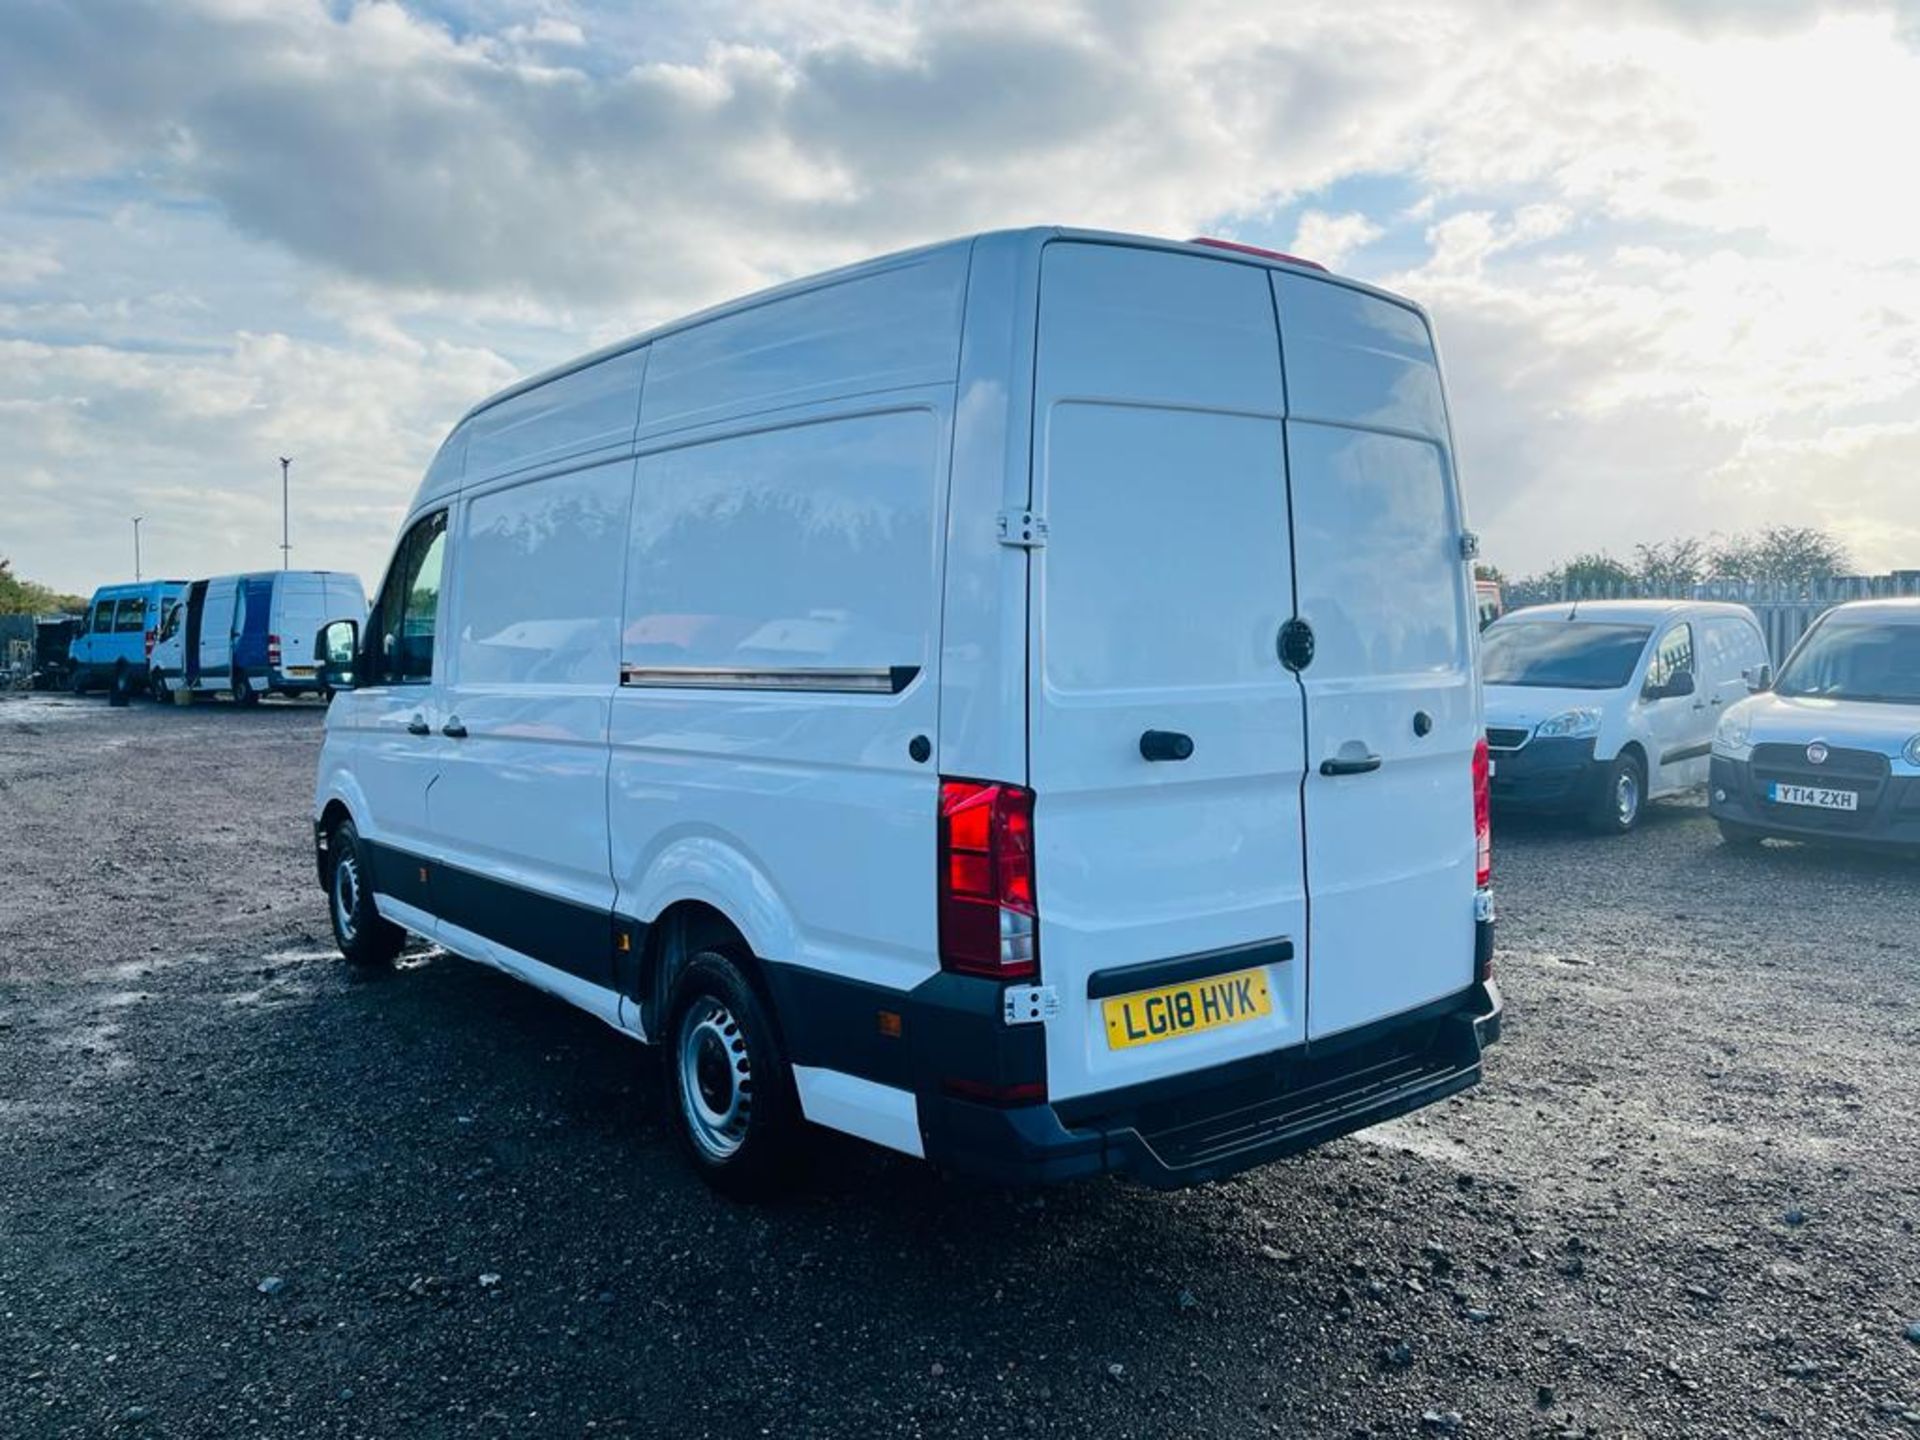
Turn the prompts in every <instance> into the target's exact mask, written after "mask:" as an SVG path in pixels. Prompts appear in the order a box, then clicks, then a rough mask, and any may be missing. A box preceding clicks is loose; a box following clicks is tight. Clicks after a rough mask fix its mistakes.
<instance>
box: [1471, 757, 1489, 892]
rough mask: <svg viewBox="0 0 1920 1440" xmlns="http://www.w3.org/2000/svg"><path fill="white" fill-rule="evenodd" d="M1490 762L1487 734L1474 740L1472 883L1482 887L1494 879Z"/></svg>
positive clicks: (1484, 887) (1485, 886)
mask: <svg viewBox="0 0 1920 1440" xmlns="http://www.w3.org/2000/svg"><path fill="white" fill-rule="evenodd" d="M1492 789H1493V765H1492V759H1491V757H1490V756H1489V755H1488V754H1487V737H1486V736H1484V735H1482V736H1481V737H1480V738H1479V739H1478V740H1476V741H1474V742H1473V850H1474V884H1475V885H1476V886H1477V887H1478V888H1480V889H1482V890H1484V889H1486V888H1487V886H1489V885H1491V884H1492V883H1493V794H1492Z"/></svg>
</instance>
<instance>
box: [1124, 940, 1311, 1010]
mask: <svg viewBox="0 0 1920 1440" xmlns="http://www.w3.org/2000/svg"><path fill="white" fill-rule="evenodd" d="M1291 959H1293V941H1292V940H1290V939H1288V938H1287V937H1285V936H1281V937H1280V938H1279V939H1278V940H1261V941H1258V942H1256V943H1255V944H1252V945H1233V946H1229V947H1228V948H1226V949H1224V950H1206V951H1202V952H1201V953H1199V954H1197V955H1176V956H1174V957H1173V958H1172V959H1171V960H1147V961H1143V962H1142V963H1140V964H1138V965H1115V966H1113V967H1112V968H1110V969H1106V970H1096V971H1094V972H1093V973H1092V974H1091V975H1089V976H1088V977H1087V998H1088V999H1089V1000H1100V999H1104V998H1105V997H1106V996H1109V995H1131V994H1132V993H1133V992H1134V991H1136V990H1157V989H1159V988H1160V987H1161V986H1163V985H1178V984H1180V983H1182V982H1183V981H1187V980H1204V979H1206V978H1207V977H1208V976H1209V975H1224V974H1226V973H1227V972H1228V971H1231V970H1251V969H1252V968H1253V967H1254V966H1256V965H1284V964H1286V963H1287V961H1289V960H1291Z"/></svg>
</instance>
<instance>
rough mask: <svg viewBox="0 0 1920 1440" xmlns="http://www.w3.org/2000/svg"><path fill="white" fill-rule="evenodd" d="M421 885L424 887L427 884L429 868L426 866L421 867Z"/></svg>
mask: <svg viewBox="0 0 1920 1440" xmlns="http://www.w3.org/2000/svg"><path fill="white" fill-rule="evenodd" d="M420 883H421V884H422V885H424V884H426V883H427V867H426V866H424V865H422V866H421V867H420Z"/></svg>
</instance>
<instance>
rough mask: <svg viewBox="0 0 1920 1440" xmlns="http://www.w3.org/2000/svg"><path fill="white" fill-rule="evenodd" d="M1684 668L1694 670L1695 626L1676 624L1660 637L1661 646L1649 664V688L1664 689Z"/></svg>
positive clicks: (1689, 671)
mask: <svg viewBox="0 0 1920 1440" xmlns="http://www.w3.org/2000/svg"><path fill="white" fill-rule="evenodd" d="M1682 670H1685V671H1687V672H1688V673H1689V674H1691V673H1692V672H1693V627H1692V626H1691V625H1676V626H1674V627H1673V629H1671V630H1669V631H1668V632H1667V633H1666V634H1665V635H1662V636H1661V637H1660V647H1659V649H1657V650H1655V651H1654V652H1653V663H1652V664H1650V665H1648V666H1647V688H1648V689H1649V690H1660V689H1664V688H1665V687H1666V685H1667V682H1668V681H1670V680H1672V679H1673V677H1674V676H1675V675H1678V674H1679V673H1680V672H1681V671H1682Z"/></svg>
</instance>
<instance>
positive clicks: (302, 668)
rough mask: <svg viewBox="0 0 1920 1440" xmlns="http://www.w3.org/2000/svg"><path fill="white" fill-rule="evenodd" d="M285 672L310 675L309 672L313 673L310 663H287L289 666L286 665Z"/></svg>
mask: <svg viewBox="0 0 1920 1440" xmlns="http://www.w3.org/2000/svg"><path fill="white" fill-rule="evenodd" d="M287 674H289V675H311V674H313V666H311V665H289V666H288V667H287Z"/></svg>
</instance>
